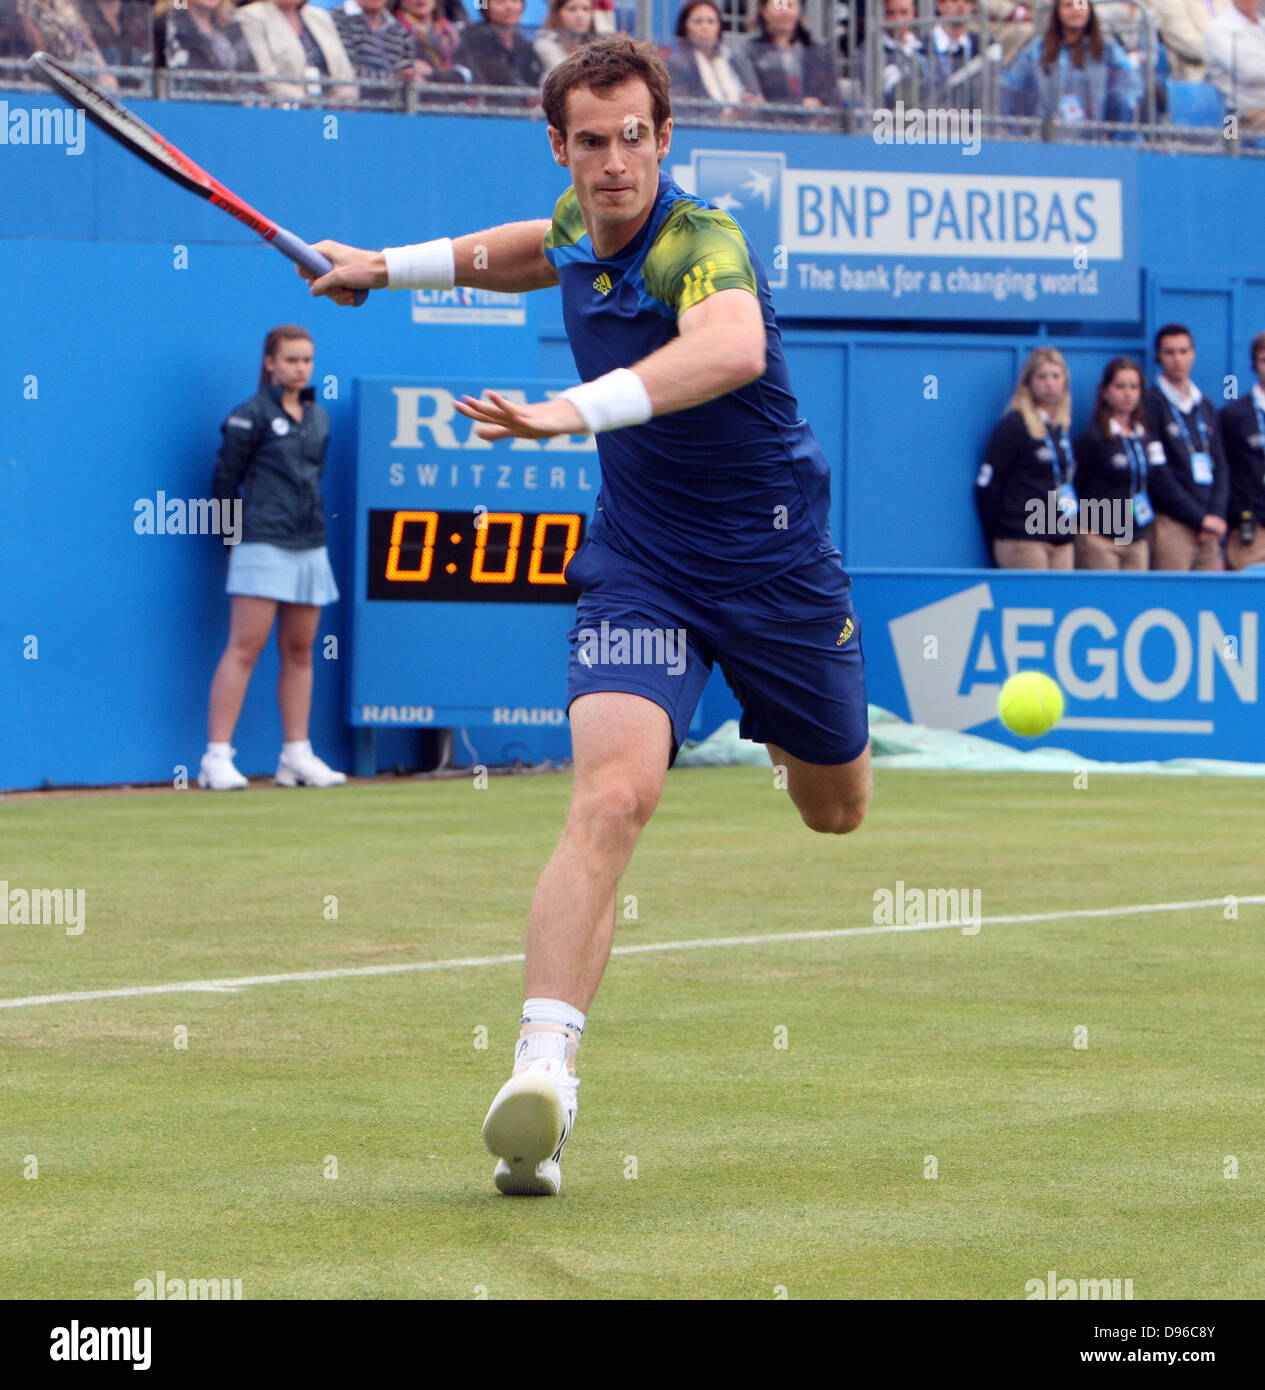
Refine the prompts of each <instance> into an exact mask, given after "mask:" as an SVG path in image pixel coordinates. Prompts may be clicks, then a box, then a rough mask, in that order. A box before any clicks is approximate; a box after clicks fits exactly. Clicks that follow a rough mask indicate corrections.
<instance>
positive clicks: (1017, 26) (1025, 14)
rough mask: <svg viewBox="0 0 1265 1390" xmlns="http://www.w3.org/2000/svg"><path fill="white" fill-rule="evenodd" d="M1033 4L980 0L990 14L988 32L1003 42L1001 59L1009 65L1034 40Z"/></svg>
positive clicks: (1003, 0)
mask: <svg viewBox="0 0 1265 1390" xmlns="http://www.w3.org/2000/svg"><path fill="white" fill-rule="evenodd" d="M1036 3H1037V0H1033V4H1031V5H1016V4H1015V3H1014V0H980V8H981V9H982V10H983V11H984V13H985V14H986V15H987V16H988V20H989V27H988V32H989V34H990V35H992V36H994V37H995V38H996V39H997V41H998V42H1000V44H1001V61H1002V64H1003V66H1005V67H1009V66H1010V64H1011V63H1012V62H1014V60H1015V55H1016V54H1018V53H1019V52H1020V51H1021V50H1022V49H1024V48H1026V47H1027V46H1028V44H1030V43H1031V42H1032V35H1033V32H1034V31H1033V17H1034V16H1033V11H1034V6H1035V5H1036Z"/></svg>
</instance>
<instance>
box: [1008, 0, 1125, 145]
mask: <svg viewBox="0 0 1265 1390" xmlns="http://www.w3.org/2000/svg"><path fill="white" fill-rule="evenodd" d="M1001 97H1002V114H1003V115H1007V116H1037V117H1039V118H1040V119H1042V120H1059V121H1064V122H1067V123H1069V124H1077V123H1079V122H1082V121H1131V120H1133V119H1134V115H1135V113H1136V111H1137V107H1138V102H1139V101H1140V100H1141V97H1142V82H1141V79H1140V78H1139V76H1138V73H1137V70H1136V69H1135V68H1134V66H1133V64H1132V63H1131V62H1130V61H1129V59H1128V57H1127V55H1126V54H1125V51H1124V49H1122V48H1121V47H1120V45H1119V44H1118V43H1116V41H1115V40H1114V39H1104V38H1103V35H1102V30H1101V29H1100V28H1099V26H1098V20H1097V19H1096V18H1095V15H1094V10H1093V7H1092V6H1091V5H1090V4H1089V0H1058V5H1057V7H1056V8H1053V9H1051V11H1050V20H1049V23H1048V24H1047V25H1046V30H1045V34H1044V35H1043V36H1042V37H1041V38H1039V39H1033V40H1032V42H1031V43H1030V44H1029V45H1028V46H1027V47H1026V48H1025V49H1024V50H1023V51H1022V52H1021V53H1020V54H1019V56H1018V57H1017V58H1016V59H1015V61H1014V62H1013V63H1012V64H1011V66H1010V67H1009V68H1007V69H1005V71H1003V73H1002V75H1001Z"/></svg>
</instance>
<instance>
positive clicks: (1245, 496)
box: [1218, 333, 1265, 570]
mask: <svg viewBox="0 0 1265 1390" xmlns="http://www.w3.org/2000/svg"><path fill="white" fill-rule="evenodd" d="M1252 370H1253V371H1254V372H1255V373H1256V383H1255V385H1254V386H1253V387H1252V389H1251V390H1250V391H1249V392H1248V393H1247V395H1246V396H1240V398H1239V399H1238V400H1237V401H1231V402H1230V403H1229V405H1223V406H1222V407H1221V416H1220V418H1219V420H1218V424H1219V426H1220V429H1221V443H1222V447H1223V448H1224V450H1225V458H1226V463H1227V465H1228V466H1229V469H1230V514H1229V518H1228V519H1229V524H1230V534H1229V535H1228V536H1227V537H1226V543H1225V562H1226V565H1227V567H1228V568H1229V569H1232V570H1242V569H1247V567H1248V566H1249V565H1265V333H1258V334H1257V335H1256V337H1255V338H1253V339H1252Z"/></svg>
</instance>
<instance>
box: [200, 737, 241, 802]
mask: <svg viewBox="0 0 1265 1390" xmlns="http://www.w3.org/2000/svg"><path fill="white" fill-rule="evenodd" d="M236 752H237V749H236V748H230V749H229V750H228V755H227V757H226V756H225V755H224V754H223V753H203V755H202V767H201V769H200V770H199V772H198V786H200V787H208V788H209V789H210V790H211V791H213V792H235V791H240V790H241V789H242V788H243V787H249V786H250V783H249V782H248V781H247V780H246V778H245V777H243V776H242V774H241V773H240V772H238V770H237V769H236V768H235V767H234V766H233V754H234V753H236Z"/></svg>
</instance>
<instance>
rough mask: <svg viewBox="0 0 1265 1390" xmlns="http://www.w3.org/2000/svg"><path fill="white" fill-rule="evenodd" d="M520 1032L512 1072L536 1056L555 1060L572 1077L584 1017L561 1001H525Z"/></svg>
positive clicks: (582, 1030)
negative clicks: (561, 1064) (562, 1065)
mask: <svg viewBox="0 0 1265 1390" xmlns="http://www.w3.org/2000/svg"><path fill="white" fill-rule="evenodd" d="M520 1021H521V1023H522V1032H521V1033H520V1034H519V1039H518V1045H517V1047H515V1049H514V1070H515V1071H521V1070H522V1069H523V1068H524V1067H525V1066H527V1065H528V1063H530V1062H534V1061H535V1060H536V1059H537V1058H538V1057H546V1058H554V1059H556V1060H557V1061H559V1062H562V1063H563V1064H564V1065H565V1066H566V1068H567V1070H568V1071H569V1072H570V1073H571V1074H572V1075H574V1074H575V1059H576V1054H577V1053H578V1052H579V1049H580V1039H581V1038H582V1037H583V1036H584V1015H583V1014H582V1013H581V1012H580V1011H579V1009H573V1008H572V1007H571V1005H570V1004H567V1003H565V1002H564V1001H563V1000H561V999H528V1000H527V1001H526V1002H525V1003H524V1004H523V1016H522V1019H521V1020H520Z"/></svg>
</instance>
